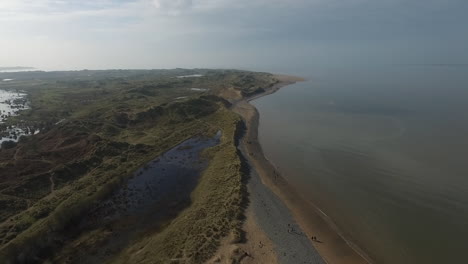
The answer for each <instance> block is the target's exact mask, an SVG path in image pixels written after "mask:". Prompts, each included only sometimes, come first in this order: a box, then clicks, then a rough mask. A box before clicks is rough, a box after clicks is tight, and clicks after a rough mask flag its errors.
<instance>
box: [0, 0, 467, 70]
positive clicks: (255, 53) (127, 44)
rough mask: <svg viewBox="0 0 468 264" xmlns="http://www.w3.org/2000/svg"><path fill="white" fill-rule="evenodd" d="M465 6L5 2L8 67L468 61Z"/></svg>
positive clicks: (344, 1) (2, 43)
mask: <svg viewBox="0 0 468 264" xmlns="http://www.w3.org/2000/svg"><path fill="white" fill-rule="evenodd" d="M467 11H468V1H466V0H405V1H404V0H308V1H307V0H0V34H1V38H0V66H3V67H6V66H32V67H36V68H38V69H44V70H71V69H111V68H119V69H122V68H125V69H127V68H132V69H148V68H175V67H185V68H196V67H203V68H243V69H255V70H261V69H264V70H270V69H281V68H284V67H290V68H294V67H298V68H299V67H302V68H303V67H312V66H317V65H323V66H331V65H362V64H468V51H467V50H466V49H467V47H468V26H467V25H468V15H466V13H467Z"/></svg>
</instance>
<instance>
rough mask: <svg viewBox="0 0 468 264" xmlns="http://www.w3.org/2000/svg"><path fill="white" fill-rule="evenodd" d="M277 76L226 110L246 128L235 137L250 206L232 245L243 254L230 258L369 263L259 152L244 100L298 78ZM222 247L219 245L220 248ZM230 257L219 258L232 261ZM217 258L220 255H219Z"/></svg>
mask: <svg viewBox="0 0 468 264" xmlns="http://www.w3.org/2000/svg"><path fill="white" fill-rule="evenodd" d="M277 78H278V79H279V80H280V81H281V82H280V83H279V84H277V85H275V86H273V87H272V88H271V89H269V90H268V91H266V92H265V93H263V94H260V95H256V96H254V97H252V98H248V99H246V100H241V101H238V102H236V103H235V104H234V105H233V108H232V109H233V110H234V111H235V112H237V113H238V114H240V115H241V116H242V117H243V119H244V120H245V122H246V125H247V132H246V135H245V136H244V138H243V139H242V140H241V144H240V150H241V151H242V152H243V154H244V156H245V157H246V158H247V160H248V162H249V164H250V165H251V168H252V169H251V171H252V173H251V179H250V181H249V183H248V190H249V196H250V197H249V200H250V205H249V208H248V210H247V220H246V224H245V226H244V228H245V229H244V231H246V234H247V235H246V240H247V242H246V243H244V244H237V245H232V246H235V247H238V248H239V249H240V250H242V251H243V252H241V255H242V254H243V255H244V256H245V257H243V258H241V259H236V260H238V261H234V263H338V264H340V263H346V264H358V263H359V264H361V263H362V264H365V263H370V261H369V259H368V258H367V257H366V256H365V255H364V254H363V253H362V252H359V250H358V249H357V248H355V247H354V246H353V245H352V244H350V243H348V242H347V241H346V240H345V239H344V238H343V237H342V236H340V234H339V232H338V230H337V228H336V227H335V226H334V225H333V223H332V222H331V220H330V219H327V217H326V215H324V214H323V213H321V211H320V210H318V208H316V207H315V206H314V205H313V204H312V203H311V202H310V201H308V200H306V199H304V198H303V197H302V196H301V195H300V194H299V193H298V192H297V191H296V190H295V189H294V188H293V187H292V186H291V185H290V184H289V183H288V182H287V181H286V180H285V179H284V178H283V177H282V176H281V175H280V174H279V173H278V172H277V170H276V169H275V167H274V166H273V165H272V164H271V163H270V162H269V161H268V160H267V159H266V158H265V156H264V155H263V151H262V148H261V146H260V143H259V142H258V123H259V114H258V112H257V109H256V108H255V107H253V106H252V105H251V104H249V103H248V102H249V101H251V100H254V99H256V98H259V97H261V96H265V95H268V94H271V93H274V92H276V91H277V90H279V89H280V88H282V87H284V86H287V85H290V84H292V83H295V82H297V81H303V79H302V78H298V77H292V76H284V75H282V76H277ZM312 236H316V237H317V238H318V241H313V240H312V239H311V237H312ZM259 241H262V242H261V243H264V245H265V249H264V248H263V247H262V248H260V249H259V248H258V245H259V244H258V243H260V242H259ZM224 248H226V247H225V246H223V247H221V249H220V251H222V250H223V249H224ZM270 249H273V250H270ZM224 251H226V250H224ZM228 251H229V250H228ZM358 252H359V253H358ZM232 256H233V254H231V257H225V259H229V258H231V260H234V259H233V257H232ZM217 257H218V260H219V259H221V258H220V255H219V254H217ZM218 263H233V262H232V261H231V262H218Z"/></svg>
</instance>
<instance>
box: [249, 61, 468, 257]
mask: <svg viewBox="0 0 468 264" xmlns="http://www.w3.org/2000/svg"><path fill="white" fill-rule="evenodd" d="M467 88H468V68H464V67H442V66H430V67H424V66H399V67H388V68H385V69H383V68H380V69H372V70H359V71H357V70H348V71H334V72H329V73H325V74H322V73H318V74H317V75H315V76H314V75H312V76H311V78H310V81H309V82H305V83H300V84H296V85H293V86H289V87H286V88H283V89H282V90H280V91H279V92H278V93H276V94H274V95H270V96H267V97H264V98H261V99H259V100H257V101H255V102H254V104H255V105H256V106H257V108H258V109H259V112H260V116H261V118H260V140H261V143H262V145H263V148H264V151H265V153H266V155H267V156H268V157H269V158H270V159H271V160H272V161H273V162H274V163H275V164H276V165H277V166H279V168H280V170H281V171H282V172H283V173H284V174H285V175H286V177H287V178H288V179H289V180H291V181H292V182H295V183H296V184H297V186H301V188H300V189H301V191H302V192H303V193H304V194H305V195H306V196H307V197H309V198H310V199H311V200H312V201H313V202H314V203H316V204H317V205H318V206H319V207H321V208H322V209H323V210H324V211H325V212H326V213H327V214H328V215H330V216H331V218H332V219H333V220H334V221H335V222H336V223H337V224H338V226H340V228H341V229H342V230H343V231H344V232H345V233H346V234H347V236H348V237H350V238H352V240H354V241H355V242H356V243H357V244H358V245H360V246H361V247H362V248H364V249H365V251H367V252H368V253H369V255H370V256H371V257H372V258H374V259H375V260H376V262H377V263H460V261H461V262H464V260H465V258H464V252H465V250H466V238H467V237H468V177H466V175H468V165H467V164H466V158H467V157H468V136H467V135H468V122H467V121H468V111H467V110H468V109H467V108H468V104H467V103H466V99H467V98H468V89H467Z"/></svg>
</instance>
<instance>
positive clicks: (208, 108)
mask: <svg viewBox="0 0 468 264" xmlns="http://www.w3.org/2000/svg"><path fill="white" fill-rule="evenodd" d="M0 79H8V80H10V81H8V82H2V83H0V89H4V90H8V91H15V92H24V93H26V94H27V98H26V99H27V103H28V106H29V108H28V109H23V110H21V111H19V114H18V115H17V116H10V117H8V118H7V119H6V122H4V123H1V124H0V132H1V131H4V130H5V129H9V128H11V127H15V128H20V129H27V130H31V129H32V131H36V132H35V133H30V134H32V135H30V136H23V137H20V139H19V140H18V142H17V143H16V142H9V143H8V144H2V146H3V147H2V148H1V149H0V204H1V206H2V207H1V208H2V210H1V211H0V263H205V262H206V263H247V264H248V263H277V262H280V263H302V262H306V263H310V262H312V263H324V262H327V263H365V261H364V259H363V258H361V257H360V256H359V255H358V254H357V253H356V252H355V251H354V250H352V249H351V247H349V245H348V244H347V243H346V242H345V241H344V240H343V238H341V237H340V236H339V235H338V233H337V232H335V230H334V229H333V228H331V227H330V225H329V222H327V221H325V220H324V218H323V215H320V214H319V213H317V212H318V211H317V210H314V208H313V206H312V205H311V204H309V203H308V202H306V201H305V200H303V199H302V198H301V197H300V196H299V195H298V194H297V193H296V192H295V190H294V189H293V188H292V187H291V186H290V185H289V184H288V183H287V182H286V181H285V180H284V179H283V178H282V177H281V175H279V174H278V173H276V170H275V169H274V167H273V166H272V165H271V164H270V163H269V162H268V160H266V159H265V157H264V156H263V153H262V150H261V147H260V144H259V142H258V138H257V129H258V118H259V116H258V113H257V111H256V109H255V108H254V107H253V106H252V105H250V104H249V103H248V101H249V100H253V99H255V98H257V97H259V96H264V95H267V94H270V93H273V92H275V91H277V90H278V89H280V88H281V87H283V86H285V85H288V84H292V83H294V82H296V81H300V80H301V79H300V78H295V77H290V76H279V75H272V74H268V73H255V72H246V71H236V70H206V69H194V70H185V69H174V70H111V71H76V72H18V73H0ZM37 131H40V132H37ZM280 198H281V199H280ZM312 235H315V236H318V237H319V238H320V240H321V243H318V242H316V241H312V240H311V239H310V237H311V236H312ZM318 253H320V255H319V254H318Z"/></svg>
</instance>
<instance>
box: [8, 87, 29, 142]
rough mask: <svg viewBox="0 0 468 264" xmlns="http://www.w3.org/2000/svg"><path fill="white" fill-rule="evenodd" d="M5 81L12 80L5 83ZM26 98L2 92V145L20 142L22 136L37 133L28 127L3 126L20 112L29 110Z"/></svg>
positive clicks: (21, 94)
mask: <svg viewBox="0 0 468 264" xmlns="http://www.w3.org/2000/svg"><path fill="white" fill-rule="evenodd" d="M5 80H11V79H4V80H3V81H5ZM25 97H26V94H24V93H20V92H13V91H6V90H0V144H1V143H2V142H3V141H18V139H19V137H20V136H22V135H25V134H33V133H34V132H35V131H34V130H32V129H30V128H28V127H26V128H21V127H18V126H15V125H10V126H5V125H2V124H3V123H4V122H5V121H6V120H7V119H8V118H9V117H11V116H16V115H18V112H19V111H20V110H24V109H27V108H28V105H27V100H26V99H25Z"/></svg>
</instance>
